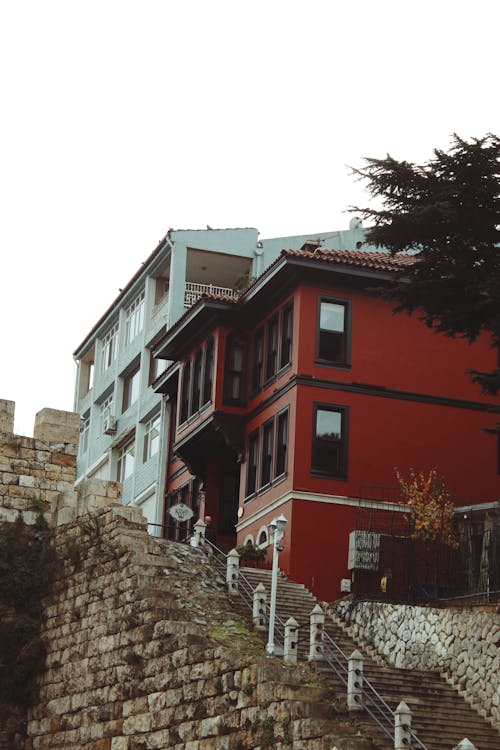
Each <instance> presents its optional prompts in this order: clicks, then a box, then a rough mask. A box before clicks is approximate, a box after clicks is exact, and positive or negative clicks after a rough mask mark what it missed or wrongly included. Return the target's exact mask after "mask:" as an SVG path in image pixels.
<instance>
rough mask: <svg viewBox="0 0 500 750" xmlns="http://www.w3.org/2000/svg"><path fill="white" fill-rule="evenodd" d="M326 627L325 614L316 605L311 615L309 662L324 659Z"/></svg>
mask: <svg viewBox="0 0 500 750" xmlns="http://www.w3.org/2000/svg"><path fill="white" fill-rule="evenodd" d="M324 627H325V613H324V612H323V610H322V609H321V607H320V606H319V604H316V606H315V607H314V609H313V611H312V612H311V614H310V640H309V661H318V660H321V659H322V658H323V631H324Z"/></svg>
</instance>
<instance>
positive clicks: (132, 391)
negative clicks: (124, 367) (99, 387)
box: [122, 368, 141, 411]
mask: <svg viewBox="0 0 500 750" xmlns="http://www.w3.org/2000/svg"><path fill="white" fill-rule="evenodd" d="M140 382H141V371H140V369H139V368H137V369H136V370H134V371H133V372H131V373H130V375H126V376H125V378H124V379H123V403H122V411H127V409H129V408H130V407H131V406H132V404H135V402H136V401H137V399H138V398H139V390H140Z"/></svg>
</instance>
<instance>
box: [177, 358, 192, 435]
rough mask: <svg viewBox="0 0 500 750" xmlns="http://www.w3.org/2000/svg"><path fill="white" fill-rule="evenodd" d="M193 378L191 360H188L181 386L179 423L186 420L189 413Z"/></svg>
mask: <svg viewBox="0 0 500 750" xmlns="http://www.w3.org/2000/svg"><path fill="white" fill-rule="evenodd" d="M190 380H191V362H190V361H189V360H188V361H187V362H186V363H185V365H184V369H183V371H182V388H181V409H180V415H179V424H182V423H183V422H185V421H186V419H187V418H188V415H189V391H190V387H189V386H190Z"/></svg>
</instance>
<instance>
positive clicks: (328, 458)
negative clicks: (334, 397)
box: [311, 404, 347, 477]
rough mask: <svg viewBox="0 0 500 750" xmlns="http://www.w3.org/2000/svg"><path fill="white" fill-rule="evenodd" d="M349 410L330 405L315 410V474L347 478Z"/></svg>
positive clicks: (313, 449) (313, 465)
mask: <svg viewBox="0 0 500 750" xmlns="http://www.w3.org/2000/svg"><path fill="white" fill-rule="evenodd" d="M346 419H347V409H346V408H343V407H335V406H329V405H323V404H320V405H316V406H315V408H314V424H313V446H312V462H311V468H312V471H313V472H317V473H320V474H325V475H326V476H331V477H346V476H347V438H346Z"/></svg>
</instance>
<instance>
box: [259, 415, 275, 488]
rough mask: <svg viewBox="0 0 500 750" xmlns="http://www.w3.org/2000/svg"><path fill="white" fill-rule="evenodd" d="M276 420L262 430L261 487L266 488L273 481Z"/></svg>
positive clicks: (271, 420) (268, 423)
mask: <svg viewBox="0 0 500 750" xmlns="http://www.w3.org/2000/svg"><path fill="white" fill-rule="evenodd" d="M273 439H274V419H270V420H269V421H268V422H266V423H265V424H264V427H263V428H262V445H261V454H260V486H261V487H265V486H266V484H269V483H270V481H271V471H272V466H273Z"/></svg>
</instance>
